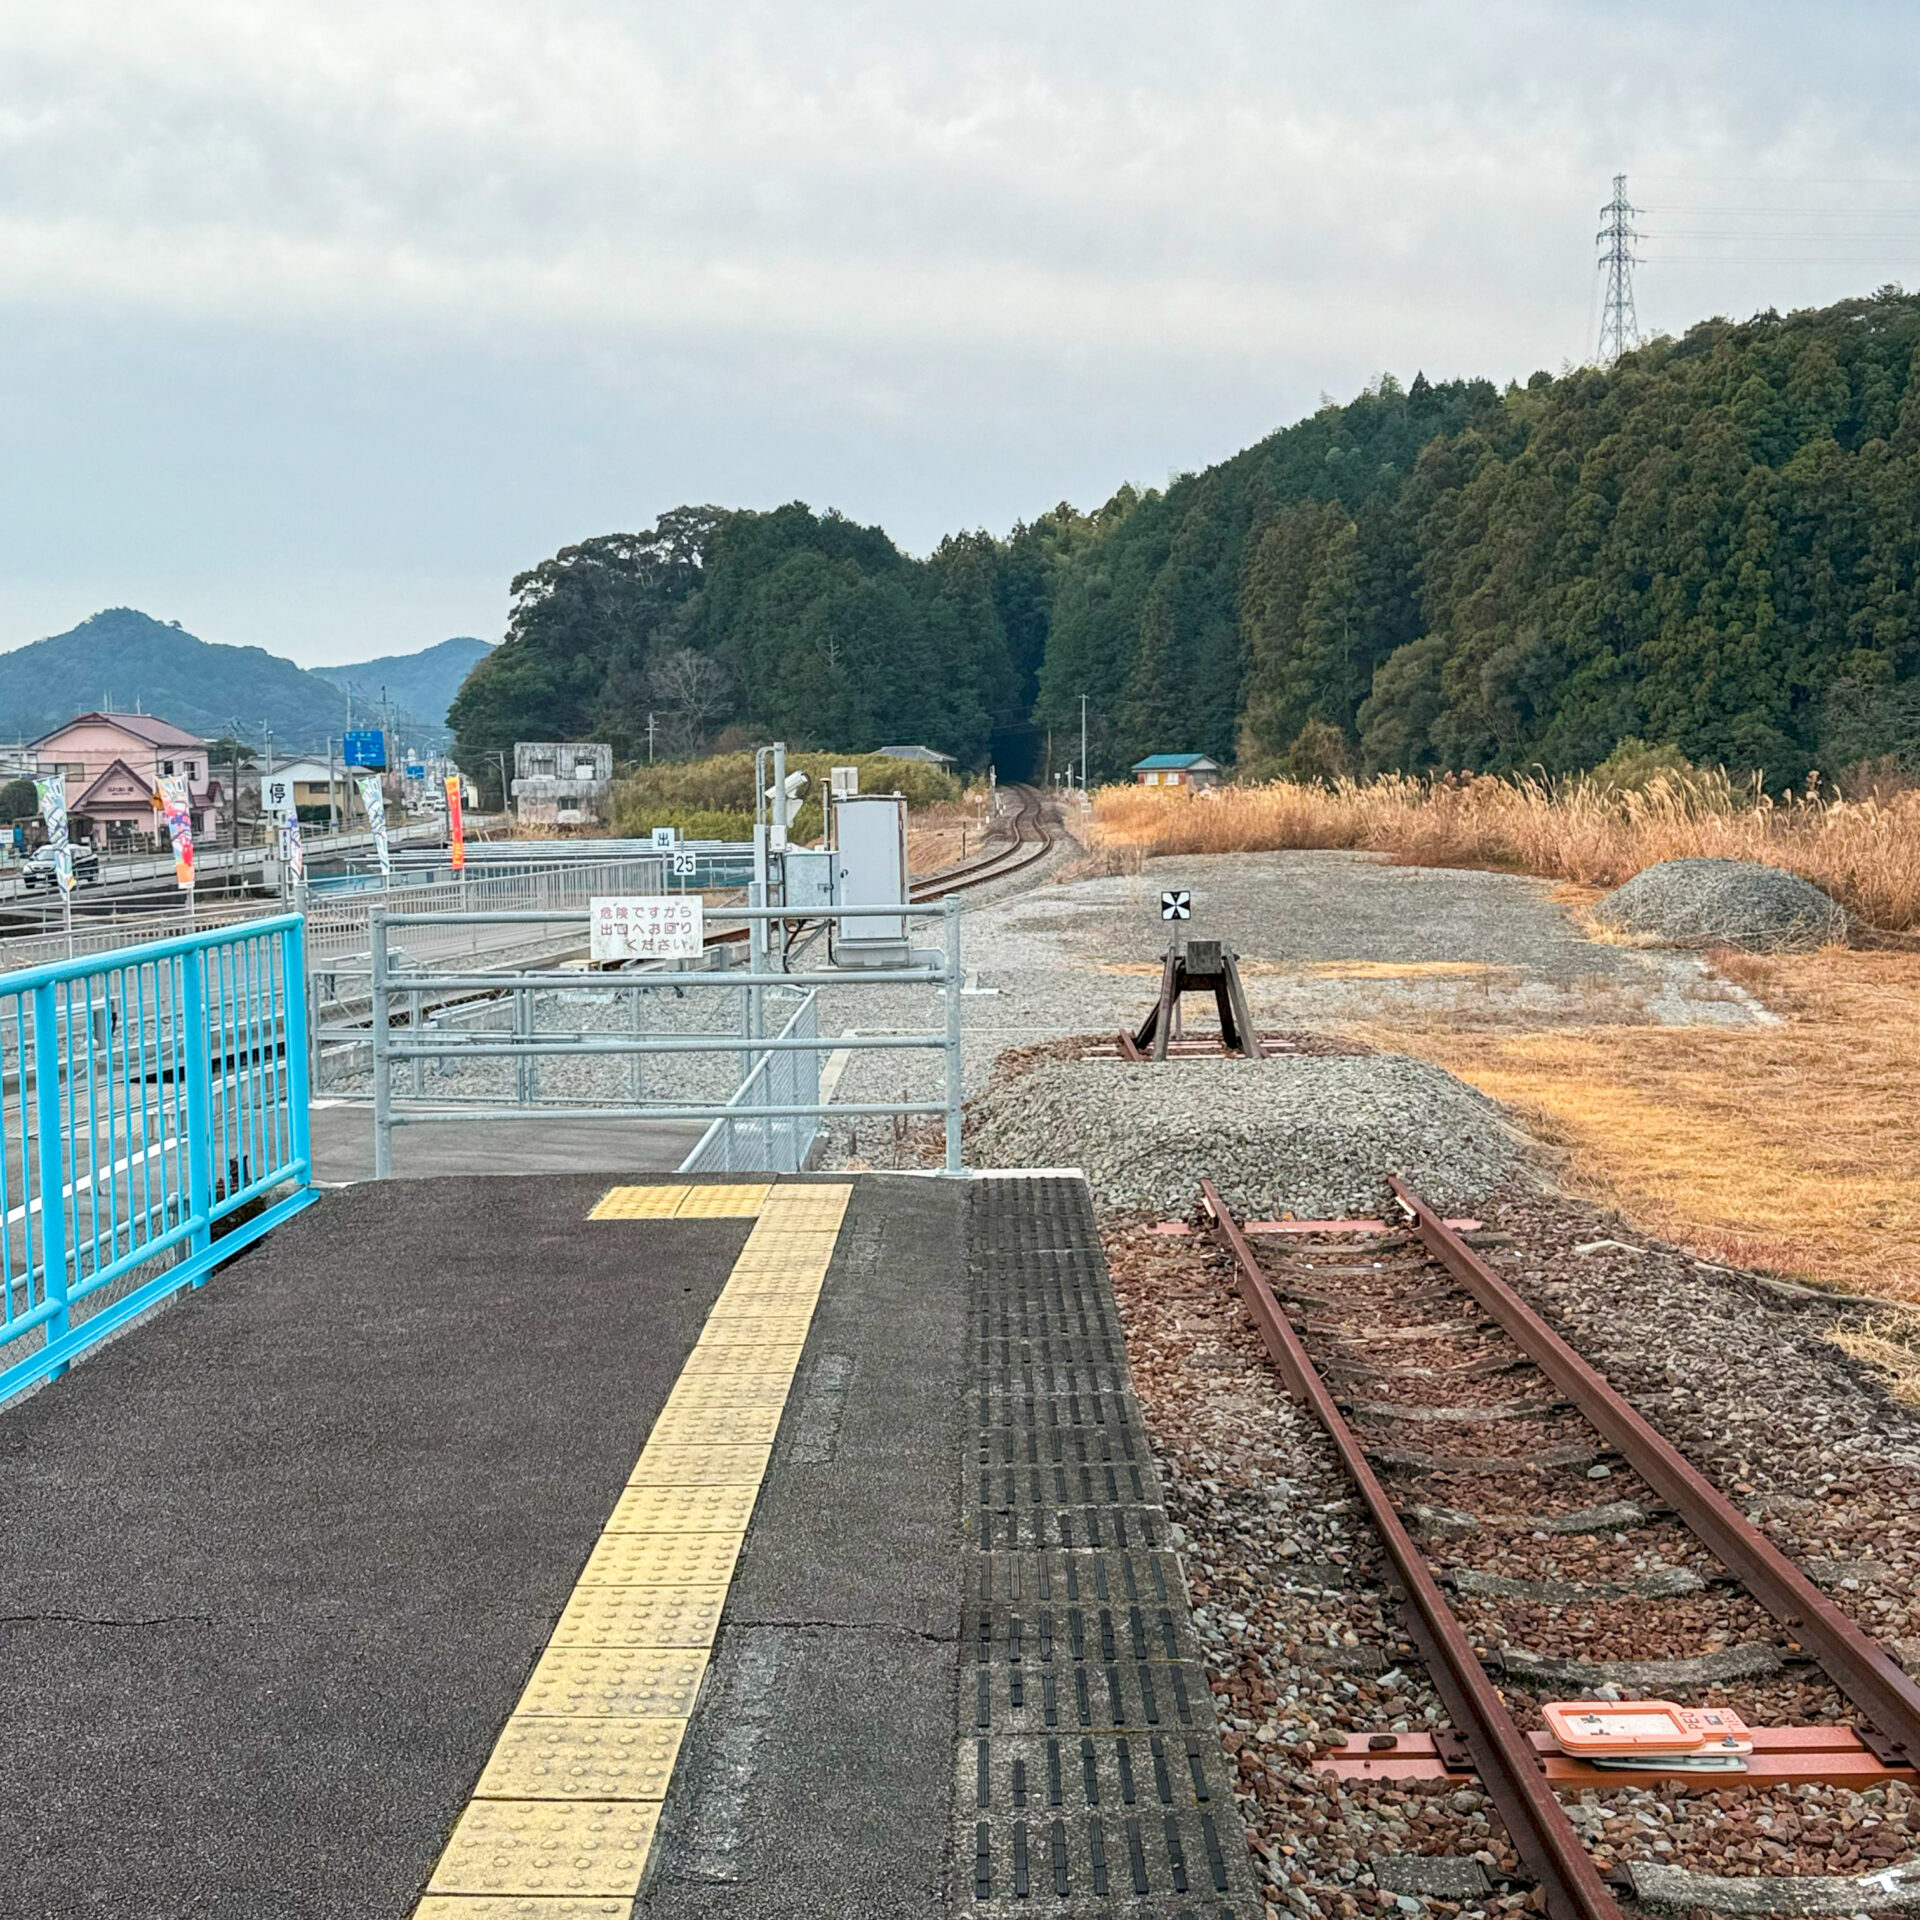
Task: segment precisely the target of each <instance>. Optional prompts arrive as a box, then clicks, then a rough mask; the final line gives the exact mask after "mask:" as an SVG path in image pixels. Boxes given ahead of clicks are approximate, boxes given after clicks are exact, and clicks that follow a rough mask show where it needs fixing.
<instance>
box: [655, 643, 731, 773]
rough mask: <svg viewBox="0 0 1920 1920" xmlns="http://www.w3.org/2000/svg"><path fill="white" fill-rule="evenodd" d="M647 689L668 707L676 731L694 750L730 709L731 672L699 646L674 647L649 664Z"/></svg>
mask: <svg viewBox="0 0 1920 1920" xmlns="http://www.w3.org/2000/svg"><path fill="white" fill-rule="evenodd" d="M647 691H648V692H649V693H650V694H651V695H652V696H653V698H654V699H656V700H658V701H659V702H660V703H661V704H662V705H663V706H664V707H666V708H667V710H668V711H669V713H670V714H671V715H672V717H673V721H674V731H675V732H676V733H677V734H679V735H680V736H681V737H682V739H683V741H684V744H685V746H686V747H687V749H688V750H689V751H691V750H692V749H694V748H697V747H698V746H699V745H700V743H701V742H702V741H703V740H704V739H705V738H706V737H707V733H708V731H709V729H710V728H711V726H712V723H713V722H714V721H715V720H716V719H717V718H718V717H719V716H720V715H721V714H722V713H724V712H725V711H726V708H727V697H728V693H729V687H728V683H727V672H726V669H725V668H724V667H722V666H721V665H720V663H719V662H718V661H717V660H715V659H714V658H713V656H712V655H711V654H705V653H702V652H700V650H699V649H698V648H697V647H670V648H668V649H667V650H666V651H665V652H664V653H657V654H655V655H654V657H653V660H652V663H651V664H650V665H649V666H648V668H647Z"/></svg>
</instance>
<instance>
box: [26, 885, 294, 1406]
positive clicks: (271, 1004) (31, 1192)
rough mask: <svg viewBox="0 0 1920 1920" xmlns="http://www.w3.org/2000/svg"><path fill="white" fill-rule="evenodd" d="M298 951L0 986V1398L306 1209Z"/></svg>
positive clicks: (282, 927) (256, 934)
mask: <svg viewBox="0 0 1920 1920" xmlns="http://www.w3.org/2000/svg"><path fill="white" fill-rule="evenodd" d="M302 936H303V929H302V926H301V922H300V920H299V918H298V917H297V916H295V915H285V916H282V917H280V918H277V919H273V920H264V921H254V922H251V923H249V924H248V925H245V926H242V927H231V928H219V929H213V930H209V931H207V932H204V933H197V934H191V935H187V936H185V937H183V938H180V939H175V940H165V941H157V942H154V943H152V944H150V945H147V946H142V947H133V948H127V949H124V950H123V951H120V952H118V953H115V954H114V955H113V956H112V957H111V958H109V959H102V958H83V959H74V960H64V961H58V962H55V963H54V964H52V965H49V966H44V967H35V968H31V969H28V970H26V971H24V972H17V973H9V974H5V975H0V1216H3V1217H4V1235H3V1236H0V1399H4V1398H6V1397H7V1396H9V1395H11V1394H13V1393H16V1392H18V1391H19V1390H20V1389H21V1388H23V1387H25V1386H29V1385H31V1384H32V1383H34V1382H35V1381H37V1380H42V1379H51V1378H53V1377H55V1376H56V1375H58V1374H61V1373H63V1372H65V1371H66V1368H67V1366H68V1364H69V1363H70V1362H71V1361H72V1360H73V1359H74V1358H75V1357H76V1356H77V1355H79V1354H81V1353H83V1352H84V1351H85V1350H86V1349H87V1348H89V1347H91V1346H92V1345H94V1344H95V1343H96V1342H97V1341H99V1340H102V1339H104V1338H105V1337H106V1336H107V1335H108V1334H109V1333H111V1332H112V1331H113V1330H114V1328H116V1327H118V1326H121V1325H123V1324H124V1323H125V1322H126V1321H128V1320H130V1319H132V1318H133V1317H134V1316H135V1315H136V1314H138V1313H141V1312H144V1311H145V1310H146V1309H147V1308H148V1307H151V1306H153V1305H155V1304H157V1303H158V1302H159V1301H161V1300H162V1299H164V1298H166V1297H167V1296H168V1295H170V1294H172V1293H175V1292H177V1291H179V1290H180V1289H181V1288H182V1287H186V1286H199V1285H201V1284H202V1283H203V1282H204V1281H205V1279H206V1277H207V1275H208V1274H209V1273H210V1272H211V1271H212V1269H213V1266H214V1263H215V1262H216V1260H223V1259H225V1258H227V1256H228V1255H229V1254H231V1253H233V1252H236V1251H238V1249H239V1248H241V1247H243V1246H245V1245H247V1244H248V1242H250V1241H252V1240H254V1239H257V1238H258V1237H259V1236H260V1235H261V1234H263V1233H266V1232H267V1231H269V1230H270V1229H271V1228H272V1227H274V1226H276V1225H278V1224H279V1223H280V1221H282V1220H284V1219H286V1218H288V1217H289V1216H290V1215H291V1214H293V1213H295V1212H297V1211H298V1210H299V1209H300V1208H301V1207H303V1206H305V1205H307V1204H308V1203H309V1202H310V1201H311V1200H312V1199H313V1197H314V1196H313V1191H312V1187H311V1183H310V1178H309V1176H310V1171H311V1156H310V1150H309V1146H308V1138H307V1047H306V998H305V995H304V993H303V991H302V972H303V969H302V956H301V942H302Z"/></svg>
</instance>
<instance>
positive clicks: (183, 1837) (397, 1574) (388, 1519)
mask: <svg viewBox="0 0 1920 1920" xmlns="http://www.w3.org/2000/svg"><path fill="white" fill-rule="evenodd" d="M606 1184H607V1182H606V1178H605V1176H604V1175H592V1176H582V1177H574V1178H553V1177H548V1178H541V1179H501V1178H494V1179H473V1180H435V1181H421V1182H414V1181H394V1182H390V1183H385V1184H382V1185H377V1186H376V1185H368V1186H362V1187H357V1188H353V1189H351V1190H349V1191H346V1192H342V1193H335V1194H329V1195H327V1196H326V1197H325V1198H324V1199H323V1200H322V1202H321V1203H320V1204H319V1205H318V1206H316V1207H313V1208H310V1209H309V1210H308V1211H307V1212H306V1213H304V1214H302V1215H300V1216H299V1217H298V1218H297V1219H296V1220H294V1221H293V1222H291V1223H290V1224H289V1225H287V1226H286V1227H283V1228H282V1229H280V1230H279V1231H278V1232H277V1233H275V1234H273V1235H272V1236H270V1238H269V1239H268V1240H266V1241H265V1242H263V1243H262V1244H261V1245H260V1246H259V1247H257V1248H255V1249H254V1250H252V1251H250V1252H248V1253H247V1254H245V1255H244V1256H242V1257H241V1258H240V1259H239V1260H237V1261H236V1262H235V1263H234V1264H233V1265H232V1266H230V1267H228V1268H226V1269H225V1270H224V1271H222V1272H220V1273H218V1274H216V1275H215V1276H214V1278H213V1279H212V1280H211V1281H210V1282H209V1284H208V1285H207V1286H206V1287H205V1288H204V1289H202V1290H201V1291H200V1292H198V1293H196V1294H193V1295H191V1296H189V1297H187V1298H186V1299H184V1300H182V1301H181V1302H180V1303H179V1304H177V1305H176V1306H173V1307H171V1308H169V1309H168V1310H167V1311H165V1312H164V1313H161V1314H159V1315H157V1316H155V1317H154V1318H153V1319H152V1320H151V1321H149V1322H147V1323H146V1324H144V1325H142V1326H139V1327H137V1328H135V1329H134V1330H133V1331H131V1332H130V1333H128V1334H127V1335H125V1336H123V1337H122V1338H121V1339H119V1340H117V1341H115V1342H114V1343H112V1344H111V1345H109V1346H108V1347H106V1348H105V1349H103V1350H102V1351H101V1352H99V1353H98V1354H96V1355H94V1356H93V1357H91V1358H89V1359H87V1360H85V1361H83V1362H82V1363H81V1364H80V1365H79V1366H77V1367H76V1368H75V1369H74V1370H73V1371H72V1372H71V1373H70V1374H69V1375H68V1376H67V1377H66V1378H65V1379H63V1380H59V1381H55V1382H54V1383H52V1385H50V1386H49V1387H47V1388H45V1389H43V1390H42V1391H41V1392H39V1393H37V1394H34V1395H33V1396H31V1397H30V1398H27V1399H25V1400H23V1401H21V1402H18V1403H16V1404H15V1405H14V1406H13V1407H11V1408H9V1409H7V1410H5V1411H3V1412H0V1728H4V1729H5V1733H4V1750H5V1755H6V1764H5V1769H4V1780H5V1790H4V1792H3V1793H0V1859H4V1860H5V1862H6V1866H5V1869H4V1871H3V1872H0V1914H4V1915H6V1916H9V1917H11V1916H15V1915H18V1916H23V1917H24V1916H28V1915H33V1916H48V1917H49V1920H51V1917H52V1916H65V1915H70V1914H87V1915H111V1916H122V1915H124V1916H128V1920H134V1917H135V1916H137V1917H138V1920H165V1917H167V1916H175V1915H178V1916H182V1917H183V1920H184V1917H185V1916H189V1915H191V1916H195V1920H282V1917H284V1920H295V1917H296V1916H297V1917H298V1920H308V1916H322V1915H324V1916H329V1920H331V1917H332V1916H339V1917H340V1920H346V1916H349V1915H351V1916H354V1917H355V1920H385V1917H387V1916H391V1917H392V1920H399V1916H403V1915H405V1914H406V1913H408V1912H409V1911H410V1910H411V1907H412V1903H413V1899H414V1896H415V1895H416V1894H417V1892H418V1891H419V1888H420V1887H421V1885H422V1883H423V1882H424V1880H425V1878H426V1876H427V1874H428V1872H429V1871H430V1869H431V1868H432V1866H433V1863H434V1860H435V1859H436V1858H437V1856H438V1854H439V1851H440V1848H441V1846H442V1844H443V1842H444V1841H445V1838H446V1835H447V1832H448V1830H449V1829H450V1828H451V1826H452V1824H453V1821H454V1819H455V1817H456V1816H457V1814H458V1813H459V1811H460V1809H461V1807H462V1805H463V1804H464V1803H465V1801H466V1798H467V1796H468V1794H469V1793H470V1792H471V1790H472V1787H473V1783H474V1781H475V1779H476V1778H477V1776H478V1774H479V1772H480V1769H481V1767H482V1765H483V1764H484V1763H485V1761H486V1759H487V1756H488V1754H489V1752H490V1751H491V1749H492V1746H493V1743H494V1740H495V1737H496V1735H497V1734H498V1732H499V1729H500V1726H501V1723H502V1722H503V1721H504V1720H505V1719H506V1717H507V1715H508V1713H509V1712H510V1710H511V1709H512V1707H513V1705H514V1702H515V1701H516V1699H517V1698H518V1697H519V1694H520V1690H521V1688H522V1686H523V1685H524V1683H525V1680H526V1677H527V1675H528V1673H529V1672H530V1671H531V1669H532V1666H533V1663H534V1661H535V1659H536V1657H537V1656H538V1654H539V1653H540V1650H541V1648H542V1647H543V1646H544V1645H545V1643H546V1640H547V1636H548V1634H549V1632H550V1631H551V1628H552V1626H553V1623H554V1621H555V1620H556V1619H557V1618H558V1616H559V1613H560V1611H561V1609H562V1607H563V1606H564V1605H565V1602H566V1599H567V1596H568V1594H569V1592H570V1591H571V1590H572V1588H573V1585H574V1581H575V1579H576V1577H577V1575H578V1573H579V1570H580V1567H581V1564H582V1562H583V1561H584V1560H585V1558H586V1555H587V1552H588V1550H589V1548H590V1547H591V1546H592V1544H593V1542H594V1540H595V1538H596V1536H597V1535H598V1534H599V1532H600V1529H601V1527H602V1526H603V1525H604V1523H605V1521H606V1517H607V1515H608V1513H609V1512H610V1511H611V1510H612V1508H613V1505H614V1503H615V1501H616V1500H617V1499H618V1497H619V1494H620V1491H621V1488H622V1486H623V1485H624V1483H625V1481H626V1478H627V1475H628V1474H629V1473H630V1472H631V1471H632V1468H633V1463H634V1461H635V1459H636V1458H637V1457H638V1455H639V1452H640V1449H641V1447H642V1445H643V1444H644V1443H645V1440H646V1436H647V1432H648V1430H649V1428H650V1426H651V1424H652V1422H653V1419H654V1417H655V1415H656V1413H657V1412H658V1409H659V1407H660V1405H661V1403H662V1402H663V1401H664V1399H665V1398H666V1395H667V1393H668V1391H669V1390H670V1389H671V1387H672V1385H673V1382H674V1379H675V1377H676V1376H677V1374H678V1372H679V1369H680V1367H681V1365H682V1363H683V1361H684V1359H685V1356H686V1354H687V1351H688V1349H689V1348H690V1347H691V1346H692V1343H693V1341H694V1340H695V1338H696V1337H697V1336H698V1333H699V1330H700V1325H701V1322H702V1320H703V1318H704V1316H705V1314H706V1311H707V1309H708V1307H709V1306H710V1305H711V1303H712V1301H713V1298H714V1296H715V1295H716V1294H717V1293H718V1291H719V1289H720V1287H721V1285H722V1284H723V1283H724V1281H725V1279H726V1277H727V1273H728V1271H729V1269H730V1268H731V1266H732V1264H733V1261H734V1258H735V1256H736V1255H737V1253H738V1251H739V1249H740V1247H741V1245H742V1244H743V1243H744V1241H745V1239H746V1237H747V1234H748V1232H749V1230H750V1228H751V1226H752V1222H751V1221H749V1220H744V1219H740V1220H657V1221H656V1220H650V1221H634V1222H616V1221H601V1222H595V1223H594V1224H593V1225H592V1226H591V1227H590V1228H589V1227H588V1226H587V1224H586V1220H585V1216H586V1212H587V1209H588V1208H589V1207H590V1206H591V1205H592V1203H593V1201H594V1200H595V1199H596V1198H597V1197H598V1195H599V1194H600V1193H601V1192H602V1191H603V1190H604V1188H605V1186H606Z"/></svg>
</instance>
